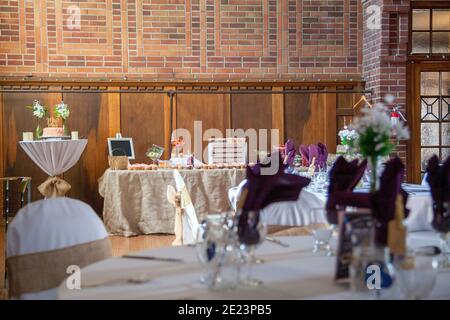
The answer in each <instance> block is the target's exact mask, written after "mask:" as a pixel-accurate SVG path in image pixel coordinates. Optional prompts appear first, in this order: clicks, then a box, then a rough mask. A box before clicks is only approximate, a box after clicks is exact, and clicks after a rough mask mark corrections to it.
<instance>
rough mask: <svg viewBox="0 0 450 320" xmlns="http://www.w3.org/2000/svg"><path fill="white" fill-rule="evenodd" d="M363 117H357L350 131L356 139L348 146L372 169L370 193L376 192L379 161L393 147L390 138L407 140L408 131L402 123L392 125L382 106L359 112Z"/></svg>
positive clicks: (378, 105)
mask: <svg viewBox="0 0 450 320" xmlns="http://www.w3.org/2000/svg"><path fill="white" fill-rule="evenodd" d="M361 111H362V113H363V115H362V116H361V117H357V118H356V119H355V121H354V122H353V124H352V126H351V129H353V130H354V131H355V132H356V134H357V135H358V138H357V139H354V140H351V142H350V145H351V146H352V147H354V148H356V149H357V150H358V152H359V153H360V154H361V155H362V156H363V157H364V158H366V159H367V160H368V161H369V164H370V165H371V167H372V172H371V181H370V191H371V192H375V191H376V190H377V182H378V173H377V166H378V162H379V159H380V158H381V157H383V156H388V155H389V154H390V153H391V152H392V150H393V149H394V147H395V145H394V144H393V143H392V141H391V137H392V136H394V135H395V138H396V139H397V140H407V139H409V131H408V128H407V127H406V126H404V124H403V122H398V123H395V124H394V123H392V122H391V119H390V117H389V114H388V112H387V109H386V108H385V106H384V105H383V104H377V105H375V106H374V107H373V108H364V109H362V110H361Z"/></svg>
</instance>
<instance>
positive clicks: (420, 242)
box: [58, 232, 450, 300]
mask: <svg viewBox="0 0 450 320" xmlns="http://www.w3.org/2000/svg"><path fill="white" fill-rule="evenodd" d="M279 239H280V240H281V241H283V242H285V243H287V244H289V247H288V248H284V247H281V246H279V245H277V244H274V243H272V242H269V241H265V242H264V243H263V244H262V245H261V247H260V248H258V249H257V251H256V255H257V256H258V257H259V258H262V259H263V260H264V261H265V262H264V263H261V264H256V265H254V266H253V276H254V277H255V278H257V279H261V280H263V281H264V284H263V285H262V286H260V287H253V288H251V287H238V288H237V289H236V290H232V291H212V290H209V289H208V288H207V287H206V286H205V285H203V284H202V283H200V280H199V279H200V277H201V276H202V274H203V269H202V267H201V266H200V264H199V263H198V262H197V258H196V251H195V250H196V249H195V248H194V247H188V246H184V247H168V248H159V249H151V250H145V251H141V252H139V253H136V254H135V255H139V256H156V257H166V258H181V259H183V261H182V262H173V261H172V262H167V261H155V260H143V259H125V258H121V257H115V258H111V259H107V260H104V261H100V262H97V263H95V264H92V265H90V266H88V267H86V268H84V269H82V271H81V275H82V277H81V289H79V290H69V289H67V287H66V284H65V283H64V282H63V283H62V284H61V285H60V287H59V289H58V298H59V299H208V300H209V299H233V300H236V299H238V300H241V299H361V298H367V296H359V295H357V294H354V293H351V292H350V290H349V286H348V284H336V283H335V282H334V281H333V275H334V268H335V262H336V261H335V260H336V257H328V256H325V255H322V254H315V253H312V247H313V243H314V240H313V238H312V237H311V236H299V237H280V238H279ZM332 240H333V242H335V241H336V239H334V238H333V239H332ZM438 243H439V239H438V236H437V234H434V233H431V232H427V233H413V234H410V235H409V236H408V245H409V246H410V247H412V248H414V247H419V246H424V245H438ZM333 245H334V244H333ZM142 275H145V276H146V277H149V278H150V280H149V281H148V282H144V283H139V284H131V283H127V279H129V278H132V277H138V276H142ZM111 281H117V282H111ZM83 287H84V288H83ZM374 296H375V293H373V297H374ZM382 297H383V298H386V299H401V298H402V295H401V294H400V291H399V288H398V284H397V282H394V285H393V286H392V287H391V288H390V289H389V290H386V291H384V292H383V293H382ZM431 298H433V299H449V298H450V271H449V270H446V269H442V270H440V271H439V273H438V275H437V281H436V284H435V287H434V289H433V291H432V293H431Z"/></svg>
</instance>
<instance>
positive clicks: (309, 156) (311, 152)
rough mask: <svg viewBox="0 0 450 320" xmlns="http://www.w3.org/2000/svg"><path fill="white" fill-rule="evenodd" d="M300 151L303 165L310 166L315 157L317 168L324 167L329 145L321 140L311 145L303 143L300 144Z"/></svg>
mask: <svg viewBox="0 0 450 320" xmlns="http://www.w3.org/2000/svg"><path fill="white" fill-rule="evenodd" d="M299 152H300V155H301V156H302V166H305V167H309V166H310V165H311V163H312V161H313V159H314V158H315V159H316V161H315V165H316V167H317V168H324V167H325V166H326V164H327V159H328V151H327V147H326V146H325V145H324V144H323V143H321V142H319V143H317V144H310V145H309V146H306V145H304V144H302V145H300V148H299ZM294 157H295V153H294Z"/></svg>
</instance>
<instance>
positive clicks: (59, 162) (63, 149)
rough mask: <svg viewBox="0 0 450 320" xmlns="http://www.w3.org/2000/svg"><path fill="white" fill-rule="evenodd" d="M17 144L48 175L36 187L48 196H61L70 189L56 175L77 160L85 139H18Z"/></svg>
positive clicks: (82, 149) (85, 142)
mask: <svg viewBox="0 0 450 320" xmlns="http://www.w3.org/2000/svg"><path fill="white" fill-rule="evenodd" d="M19 144H20V146H21V147H22V149H23V150H24V151H25V153H26V154H27V155H28V156H29V157H30V158H31V160H32V161H33V162H34V163H35V164H36V165H37V166H38V167H39V168H41V170H42V171H44V172H45V173H46V174H48V175H49V177H48V179H47V180H46V181H45V182H43V183H42V184H41V185H40V186H39V187H38V189H39V191H40V192H41V193H42V194H43V195H44V196H45V197H47V198H49V197H54V196H63V195H64V194H65V193H66V192H67V191H68V190H69V189H70V184H68V183H67V182H66V181H64V180H63V179H61V178H59V177H57V176H58V175H60V174H63V173H64V172H66V171H67V170H69V169H70V168H72V167H73V166H74V165H75V164H76V163H77V162H78V160H79V159H80V157H81V154H82V153H83V151H84V149H85V148H86V145H87V139H80V140H51V139H50V140H37V141H20V142H19Z"/></svg>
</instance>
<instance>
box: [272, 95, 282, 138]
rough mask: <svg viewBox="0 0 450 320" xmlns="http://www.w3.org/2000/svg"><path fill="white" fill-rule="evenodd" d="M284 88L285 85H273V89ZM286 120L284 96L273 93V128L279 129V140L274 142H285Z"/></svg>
mask: <svg viewBox="0 0 450 320" xmlns="http://www.w3.org/2000/svg"><path fill="white" fill-rule="evenodd" d="M283 89H284V88H283V87H273V88H272V91H283ZM284 121H285V120H284V96H283V94H279V93H275V94H273V95H272V129H278V130H279V141H278V142H275V141H272V144H281V143H284V142H285V131H284Z"/></svg>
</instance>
